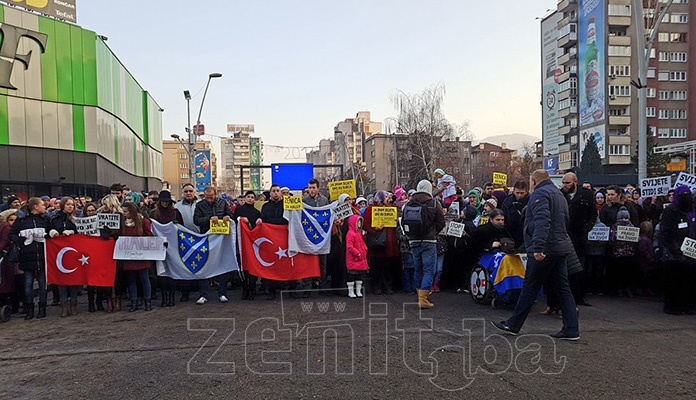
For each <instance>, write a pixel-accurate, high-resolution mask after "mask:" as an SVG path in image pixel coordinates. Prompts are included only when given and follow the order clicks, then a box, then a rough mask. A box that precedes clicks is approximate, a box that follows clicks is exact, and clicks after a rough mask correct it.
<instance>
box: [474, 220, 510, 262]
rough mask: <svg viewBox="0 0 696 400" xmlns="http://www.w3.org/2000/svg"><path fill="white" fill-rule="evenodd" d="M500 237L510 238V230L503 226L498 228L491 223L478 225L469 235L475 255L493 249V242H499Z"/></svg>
mask: <svg viewBox="0 0 696 400" xmlns="http://www.w3.org/2000/svg"><path fill="white" fill-rule="evenodd" d="M502 238H508V239H512V234H511V233H510V231H509V230H508V229H507V228H506V227H505V226H503V227H502V228H500V229H498V228H496V227H495V225H493V224H492V223H490V222H489V223H487V224H483V225H480V226H479V227H477V228H476V229H474V232H473V234H472V236H471V245H472V247H473V250H474V252H475V253H476V254H477V255H481V254H482V253H484V252H486V251H491V250H493V242H500V240H501V239H502Z"/></svg>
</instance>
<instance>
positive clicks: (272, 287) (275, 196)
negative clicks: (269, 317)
mask: <svg viewBox="0 0 696 400" xmlns="http://www.w3.org/2000/svg"><path fill="white" fill-rule="evenodd" d="M270 196H271V197H270V199H269V200H268V202H266V204H264V205H263V207H262V208H261V216H260V218H258V219H257V220H256V225H260V224H262V223H264V224H272V225H287V224H288V220H287V219H285V217H283V213H284V212H285V207H284V206H283V196H282V194H281V193H280V186H278V185H276V184H273V185H271V193H270ZM262 283H263V284H264V285H265V286H266V288H267V290H268V298H267V299H268V300H275V299H276V292H277V291H278V288H279V287H280V284H281V282H279V281H276V280H272V279H263V280H262ZM295 289H297V282H296V281H293V282H290V290H295ZM310 295H311V293H310V292H309V291H306V292H305V297H309V296H310ZM292 296H293V297H294V295H292Z"/></svg>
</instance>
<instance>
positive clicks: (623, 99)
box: [607, 95, 631, 106]
mask: <svg viewBox="0 0 696 400" xmlns="http://www.w3.org/2000/svg"><path fill="white" fill-rule="evenodd" d="M607 98H608V99H609V105H610V106H630V105H631V98H630V97H629V96H613V97H612V96H611V95H610V96H607Z"/></svg>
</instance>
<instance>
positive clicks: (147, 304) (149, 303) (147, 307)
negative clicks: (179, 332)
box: [145, 293, 165, 311]
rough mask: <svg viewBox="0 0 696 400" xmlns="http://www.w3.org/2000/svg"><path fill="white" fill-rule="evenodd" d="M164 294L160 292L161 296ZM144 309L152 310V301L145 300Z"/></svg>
mask: <svg viewBox="0 0 696 400" xmlns="http://www.w3.org/2000/svg"><path fill="white" fill-rule="evenodd" d="M164 296H165V294H164V293H162V297H164ZM145 311H152V302H151V301H146V302H145Z"/></svg>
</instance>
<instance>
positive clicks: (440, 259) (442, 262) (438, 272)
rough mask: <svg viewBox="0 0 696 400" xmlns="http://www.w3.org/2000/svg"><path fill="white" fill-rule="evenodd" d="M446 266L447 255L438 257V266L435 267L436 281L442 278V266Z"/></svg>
mask: <svg viewBox="0 0 696 400" xmlns="http://www.w3.org/2000/svg"><path fill="white" fill-rule="evenodd" d="M443 265H445V254H444V253H443V254H438V255H437V265H436V267H435V278H434V279H435V280H436V281H439V280H440V277H441V276H442V266H443Z"/></svg>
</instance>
